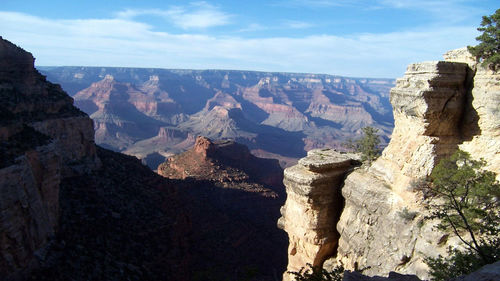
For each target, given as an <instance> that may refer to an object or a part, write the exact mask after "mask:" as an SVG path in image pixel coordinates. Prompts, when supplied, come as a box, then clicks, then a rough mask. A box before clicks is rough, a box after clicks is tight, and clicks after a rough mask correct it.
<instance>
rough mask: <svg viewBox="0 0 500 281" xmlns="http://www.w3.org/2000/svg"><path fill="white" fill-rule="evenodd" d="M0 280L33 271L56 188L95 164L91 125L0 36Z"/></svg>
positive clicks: (51, 229)
mask: <svg viewBox="0 0 500 281" xmlns="http://www.w3.org/2000/svg"><path fill="white" fill-rule="evenodd" d="M0 141H1V143H0V158H1V160H0V161H1V162H0V210H1V212H0V275H1V276H3V277H5V278H7V279H10V278H18V277H19V276H21V275H22V273H23V270H25V269H29V268H31V267H32V265H34V264H35V258H34V256H35V255H36V254H37V252H40V251H43V248H44V247H46V246H47V243H48V241H49V240H50V238H51V237H53V235H54V234H55V231H56V230H57V227H58V215H59V185H60V182H61V180H63V179H64V178H65V177H68V176H72V175H76V174H82V173H85V172H87V171H90V170H92V169H94V168H96V167H98V165H99V159H98V158H97V156H96V150H95V146H94V132H93V127H92V120H90V118H88V116H87V115H85V114H84V113H83V112H81V111H80V110H78V109H77V108H76V107H74V106H73V100H72V99H71V98H70V97H69V96H67V95H66V93H64V92H63V91H62V89H61V88H60V87H59V86H58V85H54V84H52V83H50V82H48V81H46V80H45V77H44V76H42V75H41V74H40V73H38V71H37V70H36V69H35V68H34V58H33V56H32V55H31V54H30V53H27V52H25V51H24V50H22V49H20V48H19V47H17V46H15V45H13V44H12V43H10V42H8V41H6V40H3V39H2V38H1V37H0Z"/></svg>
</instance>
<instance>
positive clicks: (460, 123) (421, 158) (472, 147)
mask: <svg viewBox="0 0 500 281" xmlns="http://www.w3.org/2000/svg"><path fill="white" fill-rule="evenodd" d="M445 58H446V61H439V62H424V63H418V64H411V65H410V66H409V67H408V69H407V72H406V74H405V76H404V77H403V78H400V79H398V80H397V83H396V87H395V88H393V89H392V90H391V98H390V100H391V103H392V105H393V107H394V109H393V113H394V118H395V128H394V131H393V134H392V138H391V140H390V143H389V145H388V146H387V147H386V148H385V149H384V151H383V153H382V155H381V157H380V158H379V159H377V160H376V161H375V162H374V163H373V164H372V165H371V166H363V167H361V168H357V169H355V170H354V171H353V172H352V173H350V174H349V175H348V176H347V178H346V179H345V181H344V182H343V183H342V182H341V183H337V184H332V185H331V186H330V187H329V188H330V190H338V189H339V186H342V184H343V186H342V188H341V189H342V196H343V198H344V199H345V206H344V207H343V209H342V206H341V205H338V206H337V207H336V208H337V209H342V211H341V215H340V218H339V219H338V215H327V214H328V212H329V210H328V208H324V207H323V208H322V209H321V208H320V209H319V210H318V211H317V212H318V214H317V215H316V216H317V217H321V216H327V219H325V220H327V221H328V220H329V225H334V226H335V225H336V230H337V231H338V233H339V234H340V238H339V239H338V249H337V250H336V252H335V253H334V254H336V256H335V257H333V258H331V259H329V260H327V261H325V263H324V267H325V268H332V267H333V266H335V265H337V264H342V265H343V266H344V267H345V268H346V269H348V270H363V273H364V274H368V275H387V274H388V273H389V272H390V271H397V272H401V273H410V274H416V275H417V276H419V277H420V278H427V277H428V275H427V274H428V273H427V270H428V269H427V266H426V265H425V263H424V262H423V258H424V257H427V256H431V257H435V256H437V255H438V254H445V253H446V249H447V247H448V246H449V245H457V244H459V241H458V239H457V238H456V237H453V236H452V235H450V236H449V235H448V234H447V233H444V232H440V231H437V230H436V229H435V228H434V227H433V226H434V225H435V224H436V222H435V221H429V220H424V217H425V214H426V210H425V209H424V208H423V206H422V204H421V201H420V200H421V198H420V197H419V195H418V193H417V191H416V190H415V189H414V185H415V183H416V182H418V181H419V180H422V179H425V178H426V177H428V176H429V175H430V173H431V171H432V169H433V168H434V167H435V165H436V164H437V163H438V161H439V160H440V159H442V158H443V157H446V156H449V155H451V154H452V153H453V152H454V151H455V150H456V149H458V148H460V149H462V150H465V151H468V152H470V153H471V156H472V157H473V158H476V159H480V158H483V159H485V160H486V161H487V166H486V169H489V170H491V171H493V172H495V173H497V175H500V169H499V165H498V164H499V162H498V161H499V160H500V155H499V154H500V143H499V142H500V138H499V136H500V130H499V128H500V122H499V120H500V112H499V111H498V108H499V106H500V74H498V73H497V72H493V71H491V70H489V69H487V68H484V67H482V66H480V65H477V64H476V63H475V62H474V60H473V59H472V58H471V57H470V55H468V53H467V51H466V50H465V49H460V50H455V51H451V52H449V53H447V54H446V55H445ZM306 159H307V158H306ZM318 162H319V161H318ZM299 163H300V162H299ZM299 167H300V164H299V165H298V166H296V167H294V169H300V168H299ZM289 177H290V175H289V173H287V172H285V183H286V182H287V178H289ZM309 177H310V174H307V175H301V176H297V178H298V179H297V180H295V181H301V182H304V183H305V185H306V187H305V188H303V189H304V190H307V189H308V188H311V187H312V185H311V184H310V183H308V179H309ZM499 177H500V176H499ZM288 185H289V184H287V193H288V199H287V203H286V204H285V207H284V212H283V214H284V216H283V218H282V219H280V221H279V223H278V224H279V225H283V221H285V222H286V221H302V219H303V220H304V222H303V223H302V224H303V225H316V224H317V219H316V218H315V217H310V215H309V212H301V213H299V212H297V213H294V215H292V212H291V211H288V210H289V208H288V207H287V206H288V205H291V204H292V203H293V204H297V203H296V202H301V203H298V204H297V205H298V207H296V208H295V209H296V210H301V209H303V210H306V209H308V208H309V206H310V204H311V203H310V202H314V200H315V198H314V197H313V196H311V195H306V196H304V197H303V198H302V199H301V201H298V200H296V199H294V198H295V197H296V195H295V194H296V191H294V190H293V189H291V188H288ZM288 201H291V202H290V203H289V202H288ZM304 214H305V215H304ZM298 218H301V219H298ZM284 229H285V230H286V231H287V232H288V234H289V238H290V246H289V249H291V250H290V251H289V261H290V262H289V269H293V270H297V269H298V268H300V267H302V266H305V264H306V263H311V264H313V263H315V259H316V256H315V254H316V253H317V252H318V249H319V246H318V244H321V243H316V245H317V246H316V248H313V249H314V250H313V251H311V253H313V254H308V255H302V257H301V260H298V258H297V257H295V256H294V255H297V254H298V253H300V251H298V250H297V251H295V250H293V249H294V248H295V249H300V248H296V247H297V245H300V247H302V248H304V246H303V245H309V243H310V242H309V241H311V239H310V238H309V237H311V236H312V237H316V236H317V233H318V232H317V231H316V230H314V229H313V228H310V229H309V230H306V229H307V228H305V227H303V228H297V227H296V228H292V227H288V228H287V226H286V224H285V228H284ZM296 229H304V230H302V232H301V233H299V235H297V231H296ZM334 229H335V228H334V227H333V228H330V229H329V230H328V231H329V232H333V231H334ZM328 231H324V232H328ZM318 241H320V240H318ZM292 250H293V251H292ZM316 264H317V263H316ZM284 278H285V280H288V279H287V278H290V276H287V275H286V274H285V276H284Z"/></svg>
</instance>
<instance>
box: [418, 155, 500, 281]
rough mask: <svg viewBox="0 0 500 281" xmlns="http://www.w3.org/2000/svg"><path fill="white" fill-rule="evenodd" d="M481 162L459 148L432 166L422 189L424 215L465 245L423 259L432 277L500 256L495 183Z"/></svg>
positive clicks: (498, 202) (499, 186)
mask: <svg viewBox="0 0 500 281" xmlns="http://www.w3.org/2000/svg"><path fill="white" fill-rule="evenodd" d="M484 165H485V162H484V161H476V160H472V159H470V155H469V154H468V153H467V152H464V151H461V150H458V151H457V152H455V153H454V154H453V155H452V156H451V157H450V158H447V159H443V160H442V161H441V162H440V163H439V164H438V165H437V166H436V167H435V168H434V170H433V172H432V174H431V180H432V183H431V184H430V185H428V186H427V187H425V189H424V192H426V194H428V195H429V198H428V199H427V200H426V207H427V208H428V209H429V211H430V216H428V218H432V219H439V220H440V223H439V224H438V225H437V227H438V229H441V230H444V231H451V232H452V233H453V234H454V235H456V236H457V237H458V238H459V239H460V240H461V241H462V242H463V244H464V246H465V248H464V249H463V250H460V249H452V248H450V249H449V250H448V257H442V256H439V257H437V258H428V259H427V260H426V261H427V264H428V265H429V267H430V274H431V275H432V276H433V280H447V279H449V278H452V277H456V276H460V275H463V274H468V273H471V272H473V271H475V270H477V269H479V268H480V267H481V266H484V265H486V264H490V263H493V262H495V261H497V260H499V259H500V184H499V183H498V181H496V180H495V174H494V173H492V172H490V171H485V170H484V169H483V168H484Z"/></svg>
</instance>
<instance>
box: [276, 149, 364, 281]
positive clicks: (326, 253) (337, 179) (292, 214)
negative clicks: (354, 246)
mask: <svg viewBox="0 0 500 281" xmlns="http://www.w3.org/2000/svg"><path fill="white" fill-rule="evenodd" d="M353 158H356V157H355V155H351V154H342V153H339V152H337V151H335V150H331V149H323V150H319V149H317V150H311V151H309V152H308V154H307V157H305V158H302V159H300V160H299V163H298V164H297V165H295V166H293V167H290V168H287V169H285V173H284V174H285V178H284V181H283V182H284V183H285V186H286V192H287V200H286V203H285V205H284V206H283V207H282V208H281V214H282V217H281V218H280V219H279V220H278V227H280V228H281V229H283V230H285V231H286V232H287V233H288V239H289V246H288V254H289V255H288V268H287V271H299V270H300V269H301V267H304V266H305V265H306V263H311V264H313V265H314V266H322V265H323V262H324V261H325V260H326V259H328V258H329V257H331V256H333V255H334V254H335V251H336V247H337V242H338V239H339V233H338V232H337V230H336V229H335V223H336V221H338V218H339V216H340V212H341V210H342V207H343V199H342V196H341V195H340V189H341V186H342V183H343V181H344V178H345V176H346V175H347V173H349V172H350V171H352V169H353V168H354V167H355V166H356V165H358V164H359V162H358V161H356V160H353ZM283 280H291V275H290V274H288V273H286V272H285V274H284V276H283Z"/></svg>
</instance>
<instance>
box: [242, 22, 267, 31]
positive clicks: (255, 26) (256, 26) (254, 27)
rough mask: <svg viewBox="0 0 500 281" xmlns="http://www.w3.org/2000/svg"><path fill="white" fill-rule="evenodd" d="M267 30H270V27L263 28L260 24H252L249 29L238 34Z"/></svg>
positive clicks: (243, 29) (244, 29) (246, 28)
mask: <svg viewBox="0 0 500 281" xmlns="http://www.w3.org/2000/svg"><path fill="white" fill-rule="evenodd" d="M266 29H268V27H266V26H263V25H261V24H259V23H251V24H249V25H248V26H247V27H245V28H242V29H240V30H238V32H253V31H260V30H266Z"/></svg>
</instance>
